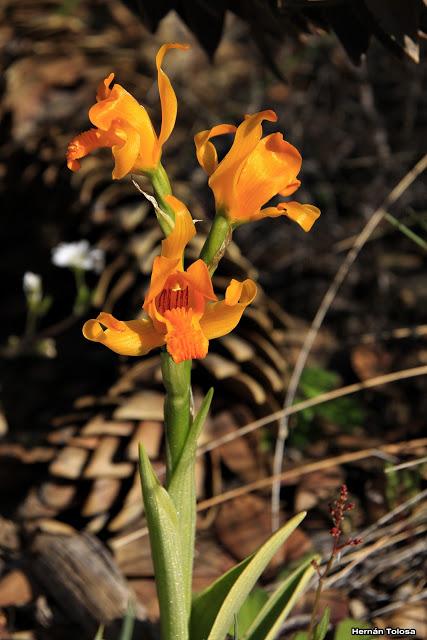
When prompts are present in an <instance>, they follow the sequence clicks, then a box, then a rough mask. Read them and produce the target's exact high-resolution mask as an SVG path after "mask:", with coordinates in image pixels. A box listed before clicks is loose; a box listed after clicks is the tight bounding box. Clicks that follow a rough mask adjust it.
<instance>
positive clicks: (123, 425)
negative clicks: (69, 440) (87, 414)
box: [81, 415, 133, 436]
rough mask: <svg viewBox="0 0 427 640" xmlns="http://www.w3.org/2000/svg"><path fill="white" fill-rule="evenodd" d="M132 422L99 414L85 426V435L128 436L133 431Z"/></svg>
mask: <svg viewBox="0 0 427 640" xmlns="http://www.w3.org/2000/svg"><path fill="white" fill-rule="evenodd" d="M132 430H133V424H132V422H114V421H112V420H106V419H105V418H104V417H103V416H102V415H97V416H95V417H94V418H92V420H89V422H88V423H87V424H86V425H85V426H84V427H83V429H82V431H81V433H82V434H83V435H85V436H108V435H109V436H128V435H130V434H131V433H132Z"/></svg>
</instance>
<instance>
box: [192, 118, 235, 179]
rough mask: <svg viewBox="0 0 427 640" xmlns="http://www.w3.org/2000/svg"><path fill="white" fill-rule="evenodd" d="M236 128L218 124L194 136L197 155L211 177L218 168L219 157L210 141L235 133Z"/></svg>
mask: <svg viewBox="0 0 427 640" xmlns="http://www.w3.org/2000/svg"><path fill="white" fill-rule="evenodd" d="M235 131H236V127H235V126H234V125H233V124H218V125H217V126H216V127H212V129H207V130H206V131H201V132H200V133H197V134H196V135H195V136H194V144H195V145H196V155H197V160H198V161H199V164H200V166H201V167H202V168H203V169H204V170H205V172H206V173H207V174H208V176H210V175H211V174H212V173H213V172H214V171H215V169H216V168H217V166H218V155H217V152H216V149H215V147H214V145H213V144H212V142H210V139H211V138H213V137H215V136H221V135H224V134H226V133H234V132H235Z"/></svg>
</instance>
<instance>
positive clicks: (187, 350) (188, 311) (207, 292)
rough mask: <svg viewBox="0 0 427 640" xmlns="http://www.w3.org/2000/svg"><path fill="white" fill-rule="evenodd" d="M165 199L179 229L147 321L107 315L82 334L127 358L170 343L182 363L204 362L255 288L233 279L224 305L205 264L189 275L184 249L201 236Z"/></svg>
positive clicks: (158, 264)
mask: <svg viewBox="0 0 427 640" xmlns="http://www.w3.org/2000/svg"><path fill="white" fill-rule="evenodd" d="M166 199H167V202H168V204H169V205H170V206H171V207H172V208H173V210H174V213H175V227H174V229H173V231H172V233H171V234H170V235H169V236H168V237H167V238H166V239H165V240H163V242H162V250H161V255H160V256H158V257H157V258H156V259H155V261H154V265H153V271H152V275H151V283H150V287H149V290H148V292H147V295H146V297H145V302H144V311H145V313H146V314H147V317H145V318H142V319H140V320H129V321H126V322H122V321H121V320H117V319H116V318H114V317H113V316H112V315H111V314H108V313H104V312H103V313H100V314H99V316H98V317H97V318H96V320H88V321H87V322H86V323H85V325H84V327H83V335H84V336H85V337H86V338H88V340H92V341H94V342H100V343H102V344H104V345H105V346H106V347H108V348H109V349H111V350H112V351H115V352H116V353H119V354H121V355H127V356H139V355H144V354H146V353H148V352H149V351H151V350H152V349H154V348H155V347H160V346H162V345H164V344H165V345H166V348H167V350H168V352H169V353H170V354H171V356H172V358H173V359H174V361H175V362H176V363H179V362H182V361H183V360H190V359H193V358H204V357H205V356H206V355H207V353H208V347H209V340H211V339H213V338H218V337H220V336H223V335H225V334H227V333H229V332H230V331H232V330H233V329H234V327H235V326H236V325H237V324H238V322H239V320H240V318H241V317H242V314H243V312H244V310H245V308H246V307H247V305H248V304H250V303H251V302H252V300H253V299H254V297H255V295H256V285H255V283H254V282H253V281H252V280H250V279H247V280H245V281H244V282H239V281H238V280H232V281H231V282H230V284H229V286H228V287H227V290H226V292H225V298H224V300H222V301H218V300H217V297H216V295H215V293H214V291H213V287H212V281H211V277H210V275H209V271H208V268H207V266H206V264H205V263H204V262H203V260H196V262H194V263H193V264H192V265H190V267H188V269H187V270H186V271H184V267H183V254H184V249H185V247H186V245H187V243H188V242H189V241H190V240H191V238H192V237H193V236H194V234H195V233H196V231H195V226H194V222H193V220H192V218H191V215H190V213H189V211H188V209H187V208H186V207H185V205H184V204H183V203H182V202H180V201H179V200H177V198H175V197H174V196H166Z"/></svg>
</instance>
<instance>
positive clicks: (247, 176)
mask: <svg viewBox="0 0 427 640" xmlns="http://www.w3.org/2000/svg"><path fill="white" fill-rule="evenodd" d="M263 120H268V121H270V122H276V121H277V116H276V114H275V112H274V111H271V110H267V111H260V112H259V113H255V114H253V115H250V116H246V118H245V120H244V121H243V122H242V124H241V125H240V126H239V127H237V128H236V127H235V126H234V125H230V124H220V125H217V126H216V127H213V128H212V129H210V130H206V131H201V132H200V133H198V134H197V135H196V136H195V138H194V141H195V145H196V153H197V159H198V161H199V163H200V165H201V166H202V167H203V169H204V170H205V171H206V173H207V174H208V175H209V186H210V187H211V189H212V191H213V193H214V196H215V204H216V210H217V212H218V213H221V214H222V215H224V216H226V217H227V218H229V219H230V221H231V222H232V223H233V224H235V225H237V224H240V223H243V222H249V221H251V220H259V219H261V218H265V217H267V216H268V217H277V216H280V215H285V216H287V217H288V218H291V219H292V220H294V221H295V222H297V223H298V224H299V225H300V226H301V227H302V228H303V229H304V231H309V230H310V229H311V227H312V226H313V224H314V222H315V221H316V220H317V218H318V217H319V215H320V210H319V209H318V208H317V207H315V206H314V205H311V204H300V203H299V202H294V201H292V202H285V201H284V202H280V203H279V204H278V205H277V206H275V207H264V205H265V204H266V203H268V202H269V200H271V199H272V198H273V197H274V196H277V195H281V196H284V197H287V196H291V195H292V194H293V193H294V192H295V191H296V190H297V189H298V188H299V187H300V185H301V182H300V180H298V178H297V175H298V173H299V172H300V169H301V165H302V158H301V154H300V153H299V151H298V150H297V149H296V148H295V147H294V146H293V145H291V144H290V143H289V142H287V141H286V140H284V138H283V135H282V134H281V133H272V134H270V135H268V136H265V137H264V138H263V137H262V121H263ZM226 133H234V141H233V144H232V146H231V148H230V150H229V151H228V153H227V154H226V155H225V157H224V158H223V159H222V160H221V162H218V157H217V152H216V149H215V147H214V145H213V143H212V142H211V138H213V137H215V136H219V135H223V134H226ZM263 207H264V208H263Z"/></svg>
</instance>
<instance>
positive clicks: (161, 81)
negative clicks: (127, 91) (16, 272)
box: [156, 42, 190, 148]
mask: <svg viewBox="0 0 427 640" xmlns="http://www.w3.org/2000/svg"><path fill="white" fill-rule="evenodd" d="M189 48H190V45H188V44H179V43H177V42H173V43H170V44H164V45H163V46H161V47H160V49H159V51H158V53H157V56H156V67H157V82H158V85H159V95H160V104H161V107H162V126H161V129H160V134H159V146H160V148H161V147H162V146H163V144H164V143H165V142H166V140H167V139H168V138H169V136H170V134H171V133H172V130H173V128H174V126H175V120H176V113H177V100H176V95H175V91H174V90H173V88H172V85H171V82H170V80H169V78H168V76H167V75H166V73H165V72H164V71H163V69H162V62H163V58H164V56H165V54H166V52H167V51H169V49H183V50H186V49H189Z"/></svg>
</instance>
